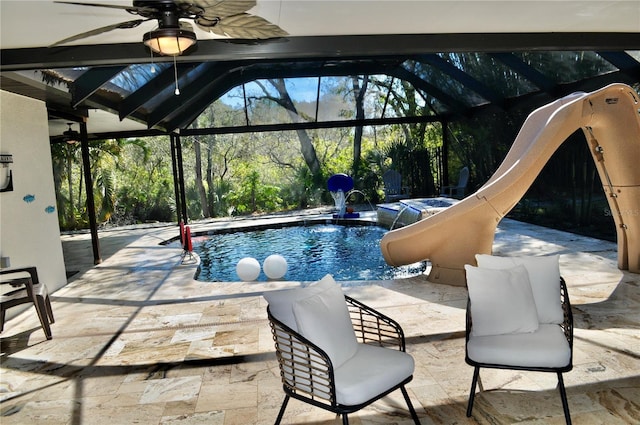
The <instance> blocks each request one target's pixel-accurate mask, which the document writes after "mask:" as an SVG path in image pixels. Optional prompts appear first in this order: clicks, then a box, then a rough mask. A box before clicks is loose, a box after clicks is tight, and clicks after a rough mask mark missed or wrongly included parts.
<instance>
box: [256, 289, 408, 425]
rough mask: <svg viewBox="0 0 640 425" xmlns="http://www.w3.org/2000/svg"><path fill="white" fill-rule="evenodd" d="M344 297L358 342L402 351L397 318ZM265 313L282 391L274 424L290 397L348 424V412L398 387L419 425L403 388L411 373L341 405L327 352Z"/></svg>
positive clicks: (400, 330)
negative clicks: (367, 397) (381, 390)
mask: <svg viewBox="0 0 640 425" xmlns="http://www.w3.org/2000/svg"><path fill="white" fill-rule="evenodd" d="M345 300H346V302H347V306H348V308H349V314H350V316H351V322H352V325H353V328H354V331H355V333H356V337H357V339H358V342H360V343H364V344H372V345H376V346H381V347H387V348H396V349H398V350H399V351H405V340H404V333H403V331H402V328H401V327H400V325H399V324H398V323H397V322H396V321H394V320H393V319H391V318H389V317H387V316H385V315H383V314H382V313H380V312H378V311H376V310H374V309H372V308H371V307H368V306H366V305H365V304H363V303H361V302H359V301H357V300H355V299H353V298H351V297H349V296H347V295H345ZM267 315H268V317H269V324H270V326H271V332H272V334H273V338H274V341H275V345H276V357H277V359H278V365H279V367H280V376H281V378H282V387H283V389H284V392H285V398H284V401H283V402H282V406H281V407H280V412H279V413H278V417H277V419H276V422H275V424H276V425H278V424H280V421H281V420H282V417H283V415H284V412H285V410H286V408H287V404H288V402H289V399H290V398H291V397H293V398H295V399H298V400H301V401H304V402H306V403H309V404H311V405H313V406H316V407H320V408H322V409H325V410H328V411H330V412H333V413H335V414H337V415H341V416H342V423H343V424H344V425H348V423H349V419H348V414H349V413H353V412H355V411H358V410H360V409H362V408H364V407H366V406H368V405H370V404H371V403H373V402H375V401H376V400H379V399H380V398H382V397H384V396H386V395H387V394H389V393H391V392H393V391H395V390H397V389H400V390H401V391H402V395H403V396H404V399H405V401H406V403H407V406H408V408H409V412H410V414H411V417H412V419H413V421H414V423H415V424H416V425H420V420H419V419H418V415H417V414H416V411H415V409H414V408H413V405H412V404H411V400H410V398H409V394H408V393H407V390H406V388H405V385H406V384H407V383H409V382H410V381H411V380H412V379H413V375H412V376H409V377H408V378H407V379H405V380H404V381H402V382H400V383H399V384H397V385H396V386H394V387H392V388H390V389H389V390H387V391H385V392H384V393H382V394H379V395H377V396H376V397H374V398H372V399H370V400H368V401H366V402H364V403H362V404H358V405H343V404H340V403H338V402H337V400H336V387H335V378H334V370H333V365H332V364H331V360H330V359H329V356H328V355H327V353H326V352H325V351H324V350H322V349H321V348H320V347H318V346H317V345H315V344H314V343H312V342H311V341H309V340H308V339H306V338H305V337H303V336H302V335H300V334H299V333H298V332H296V331H294V330H293V329H291V328H290V327H288V326H286V325H285V324H283V323H282V322H280V321H279V320H278V319H276V318H275V317H273V316H272V315H271V311H270V310H269V308H267Z"/></svg>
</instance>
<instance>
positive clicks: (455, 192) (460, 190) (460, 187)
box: [440, 167, 469, 199]
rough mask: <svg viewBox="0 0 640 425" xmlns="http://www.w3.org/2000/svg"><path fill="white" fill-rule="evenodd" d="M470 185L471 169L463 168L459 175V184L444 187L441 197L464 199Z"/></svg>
mask: <svg viewBox="0 0 640 425" xmlns="http://www.w3.org/2000/svg"><path fill="white" fill-rule="evenodd" d="M467 183H469V167H463V168H462V169H461V170H460V174H459V175H458V183H457V184H456V185H455V186H443V187H442V189H441V190H440V196H446V197H449V198H458V199H462V198H463V197H464V194H465V190H466V189H467Z"/></svg>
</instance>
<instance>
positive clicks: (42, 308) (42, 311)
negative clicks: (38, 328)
mask: <svg viewBox="0 0 640 425" xmlns="http://www.w3.org/2000/svg"><path fill="white" fill-rule="evenodd" d="M35 308H36V312H37V313H38V318H39V319H40V324H41V325H42V330H43V331H44V335H45V336H46V337H47V339H51V338H52V336H51V327H50V326H49V319H48V317H47V307H46V305H45V302H44V297H42V296H37V297H36V305H35Z"/></svg>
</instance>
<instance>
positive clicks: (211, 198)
mask: <svg viewBox="0 0 640 425" xmlns="http://www.w3.org/2000/svg"><path fill="white" fill-rule="evenodd" d="M215 137H216V136H214V135H211V136H209V137H207V148H208V149H207V171H206V173H207V175H206V179H207V189H208V191H207V204H208V205H209V212H210V213H211V217H215V216H216V206H215V199H216V197H215V194H216V191H215V187H214V186H213V154H212V153H211V152H212V151H213V144H214V143H215Z"/></svg>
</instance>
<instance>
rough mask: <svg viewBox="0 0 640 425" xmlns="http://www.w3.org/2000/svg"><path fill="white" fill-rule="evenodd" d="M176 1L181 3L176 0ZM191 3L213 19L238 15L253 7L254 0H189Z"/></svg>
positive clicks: (205, 15)
mask: <svg viewBox="0 0 640 425" xmlns="http://www.w3.org/2000/svg"><path fill="white" fill-rule="evenodd" d="M177 3H182V2H181V1H178V2H177ZM184 3H191V4H194V5H196V6H199V7H201V8H202V9H204V13H203V14H202V16H204V17H206V18H209V19H215V18H225V17H227V16H233V15H239V14H241V13H244V12H246V11H247V10H249V9H251V8H252V7H255V5H256V4H257V2H256V0H228V1H227V0H190V1H186V2H184Z"/></svg>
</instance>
